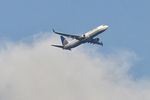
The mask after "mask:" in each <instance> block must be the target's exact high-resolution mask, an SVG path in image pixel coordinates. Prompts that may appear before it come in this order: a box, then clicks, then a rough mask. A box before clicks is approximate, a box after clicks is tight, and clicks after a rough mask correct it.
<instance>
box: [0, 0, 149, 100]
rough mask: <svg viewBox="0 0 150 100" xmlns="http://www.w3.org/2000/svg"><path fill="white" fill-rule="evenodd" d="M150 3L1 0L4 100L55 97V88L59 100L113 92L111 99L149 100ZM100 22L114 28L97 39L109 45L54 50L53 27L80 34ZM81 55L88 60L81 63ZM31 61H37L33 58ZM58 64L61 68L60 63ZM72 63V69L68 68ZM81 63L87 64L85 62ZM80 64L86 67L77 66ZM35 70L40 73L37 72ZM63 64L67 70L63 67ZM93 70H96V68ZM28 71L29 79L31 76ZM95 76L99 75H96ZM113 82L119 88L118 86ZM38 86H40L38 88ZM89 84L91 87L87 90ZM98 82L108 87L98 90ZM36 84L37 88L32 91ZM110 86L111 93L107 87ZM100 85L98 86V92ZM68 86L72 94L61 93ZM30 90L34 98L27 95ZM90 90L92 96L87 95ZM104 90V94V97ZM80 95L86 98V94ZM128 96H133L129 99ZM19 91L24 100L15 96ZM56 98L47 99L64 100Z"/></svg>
mask: <svg viewBox="0 0 150 100" xmlns="http://www.w3.org/2000/svg"><path fill="white" fill-rule="evenodd" d="M149 3H150V1H149V0H142V1H140V0H139V1H137V0H113V1H110V0H61V1H60V0H0V41H1V43H0V44H1V46H0V48H1V49H0V69H1V77H0V80H1V84H0V88H1V91H0V98H2V99H3V100H9V99H10V98H11V97H13V99H14V100H19V99H21V100H22V98H23V97H25V100H26V99H28V100H30V99H32V100H34V99H36V100H37V98H35V95H36V93H35V94H34V92H35V91H36V89H37V90H39V91H44V93H46V94H44V93H42V94H41V95H39V97H41V98H42V97H43V96H44V95H45V96H48V92H50V93H52V94H53V90H54V89H52V91H50V90H49V89H51V88H53V86H54V87H58V88H57V89H56V90H59V91H60V92H59V93H58V94H59V97H61V96H63V98H64V99H67V98H68V99H70V98H74V99H78V98H79V99H87V98H86V95H89V94H91V97H89V98H91V99H93V100H94V99H95V100H97V99H99V98H100V99H101V98H103V99H104V98H105V100H107V99H110V98H109V97H108V98H107V96H105V95H106V93H105V92H108V91H110V90H111V89H113V90H114V91H115V93H116V95H115V93H114V96H112V95H111V92H109V95H110V97H111V96H112V97H113V98H114V100H115V99H116V98H118V100H119V98H121V97H123V95H124V94H126V95H125V96H126V97H129V99H132V100H133V98H134V99H136V100H138V99H137V98H136V96H137V97H138V95H139V100H149V96H148V95H147V94H148V93H149V91H150V90H149V85H148V84H149V82H150V81H149V79H150V68H149V66H150V62H149V59H150V56H149V52H148V51H150V45H149V43H150V39H149V37H150V35H149V33H150V30H149V26H150V20H149V18H150V14H149V13H148V12H149V9H150V6H149ZM101 24H106V25H108V26H109V29H108V30H107V31H106V32H104V33H102V34H101V35H100V36H98V37H100V38H101V39H102V41H103V43H104V47H98V46H92V45H89V44H86V45H82V46H80V47H78V48H75V49H74V50H73V51H71V52H68V51H63V50H61V49H57V48H52V47H50V45H51V44H55V43H56V44H57V43H60V40H59V36H57V35H54V34H53V33H52V28H55V30H57V31H60V32H66V33H70V34H78V35H81V34H83V33H85V32H87V31H89V30H91V29H93V28H95V27H97V26H99V25H101ZM26 42H28V43H27V44H26ZM43 49H47V50H43ZM22 52H24V53H23V54H22ZM34 52H35V53H34ZM55 53H56V55H55ZM38 55H39V56H38ZM59 55H61V56H62V57H59ZM79 55H82V57H83V58H82V57H81V59H80V57H79ZM32 57H33V59H30V58H32ZM69 57H71V58H72V59H73V60H71V59H70V58H69ZM52 58H54V59H52ZM58 58H59V59H58ZM63 59H65V60H63ZM77 59H78V60H77ZM18 60H19V61H20V62H18ZM57 60H58V61H60V62H61V63H62V65H61V63H59V64H57V63H55V62H57ZM74 60H76V61H74ZM40 61H41V63H40ZM68 61H69V62H70V64H69V65H67V63H68ZM80 61H82V62H84V63H85V64H84V63H83V64H81V63H82V62H80ZM90 61H91V62H90ZM38 62H39V63H38ZM51 62H53V63H51ZM72 63H73V64H74V65H72ZM26 64H27V66H25V65H26ZM76 64H81V65H78V66H80V67H81V66H87V68H86V67H81V68H78V67H77V65H76ZM20 66H21V68H20ZM35 66H37V69H36V70H33V69H34V68H35ZM41 66H43V71H41V70H42V68H41ZM53 66H55V67H56V68H53ZM62 66H63V67H64V68H65V69H67V70H65V69H62V68H61V67H62ZM69 66H71V68H69ZM93 66H94V68H93V69H91V68H92V67H93ZM99 66H101V67H100V68H99ZM110 66H111V67H110ZM26 67H27V68H26ZM48 67H50V68H48ZM76 67H77V69H76ZM105 67H106V69H105ZM109 67H110V68H109ZM59 68H60V69H61V70H62V72H61V70H59ZM97 68H99V69H97ZM73 69H75V71H73ZM51 70H52V71H51ZM80 70H81V71H80ZM84 70H85V71H84ZM48 71H50V73H49V72H48ZM95 71H99V72H95ZM34 72H35V74H33V73H34ZM38 72H39V73H38ZM52 72H55V73H52ZM82 72H85V74H83V73H82ZM94 72H95V74H94ZM102 72H103V73H102ZM15 73H16V74H15ZM27 73H29V75H27V76H26V74H27ZM71 73H73V74H71ZM100 73H102V74H100ZM110 73H111V75H109V74H110ZM24 74H25V75H24ZM92 74H94V75H92ZM76 75H77V76H76ZM96 75H98V76H97V77H95V76H96ZM49 76H50V78H49ZM52 76H54V77H52ZM60 76H61V77H60ZM79 76H81V78H79ZM86 76H88V77H89V79H88V78H87V79H86ZM21 77H23V78H24V80H23V79H22V78H21ZM30 77H33V78H35V80H32V79H31V78H30ZM39 77H40V78H39ZM93 77H95V78H94V79H93ZM42 78H44V79H43V83H40V80H42ZM61 78H62V80H59V79H61ZM78 78H79V79H78ZM105 78H106V79H105ZM84 79H85V80H84ZM123 79H125V80H123ZM93 80H94V81H93ZM135 80H137V83H136V82H135ZM52 81H53V82H52ZM79 81H80V82H79ZM91 81H93V82H91ZM101 81H104V82H103V83H101ZM23 82H25V83H26V84H27V85H24V84H23ZM58 82H60V83H62V82H64V84H63V86H62V85H61V84H57V83H58ZM65 82H66V83H65ZM73 82H75V83H76V84H73ZM109 82H110V84H109ZM114 82H115V83H116V84H117V85H119V86H118V87H117V86H116V85H114ZM35 83H38V84H37V85H36V86H34V84H35ZM48 83H49V84H50V86H48ZM85 83H89V84H88V85H86V86H85V87H84V84H85ZM55 84H56V85H55ZM66 84H67V85H66ZM98 84H101V85H102V86H104V88H101V87H99V85H98ZM68 85H69V87H67V86H68ZM94 85H95V86H94ZM134 85H135V86H134ZM32 86H34V87H33V88H31V87H32ZM46 86H47V87H48V89H46ZM73 86H75V87H77V89H76V88H73ZM107 86H108V87H110V89H109V88H105V87H107ZM146 86H147V87H146ZM59 87H60V88H59ZM97 87H99V88H98V89H95V88H97ZM115 87H116V88H115ZM66 88H67V91H65V92H64V94H63V95H61V93H62V91H64V90H66ZM146 88H147V89H146ZM23 89H25V91H23ZM30 89H31V95H32V96H31V95H30V93H28V91H29V90H30ZM86 89H88V90H89V91H90V92H85V91H86ZM101 89H102V90H103V91H105V92H104V93H103V92H102V91H101ZM119 90H121V91H122V92H121V93H120V95H121V96H120V97H117V93H119V92H118V91H119ZM78 91H82V92H85V94H83V95H82V96H81V95H80V93H79V94H78ZM135 91H137V92H136V93H135ZM24 92H25V93H24ZM55 92H56V91H54V94H55V95H56V94H57V93H55ZM70 92H71V94H70V97H68V96H67V95H68V93H70ZM92 92H93V93H95V94H97V95H94V94H92ZM99 92H100V93H102V94H103V96H102V97H99V96H98V93H99ZM126 92H129V93H131V94H133V95H131V96H130V94H128V93H126ZM18 93H20V97H17V96H16V94H18ZM24 94H27V95H24ZM37 94H40V92H38V93H37ZM73 94H74V95H73ZM8 95H9V96H8ZM55 95H53V96H54V97H53V96H50V97H49V96H48V97H47V98H46V97H45V98H46V99H54V98H55V100H59V99H60V98H56V97H55ZM7 97H8V98H7ZM52 97H53V98H52ZM94 97H95V98H94ZM29 98H30V99H29Z"/></svg>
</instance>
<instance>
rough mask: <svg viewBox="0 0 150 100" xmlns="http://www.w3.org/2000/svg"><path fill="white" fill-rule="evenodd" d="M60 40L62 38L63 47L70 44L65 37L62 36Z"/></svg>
mask: <svg viewBox="0 0 150 100" xmlns="http://www.w3.org/2000/svg"><path fill="white" fill-rule="evenodd" d="M60 38H61V42H62V45H66V44H68V41H67V40H66V39H65V38H64V37H63V36H60Z"/></svg>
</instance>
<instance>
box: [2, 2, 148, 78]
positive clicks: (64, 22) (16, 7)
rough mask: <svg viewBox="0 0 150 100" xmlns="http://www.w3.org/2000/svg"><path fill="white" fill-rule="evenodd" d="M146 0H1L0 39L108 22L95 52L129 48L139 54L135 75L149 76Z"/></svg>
mask: <svg viewBox="0 0 150 100" xmlns="http://www.w3.org/2000/svg"><path fill="white" fill-rule="evenodd" d="M149 8H150V7H149V0H142V1H137V0H113V1H110V0H88V1H87V0H61V1H60V0H13V1H12V0H1V1H0V15H1V16H0V38H1V41H5V40H11V41H18V40H23V39H24V38H27V37H30V36H33V35H35V34H37V33H40V32H51V30H52V28H55V29H56V30H58V31H61V32H66V33H70V34H79V35H81V34H83V33H84V32H87V31H89V30H91V29H93V28H95V27H97V26H99V25H101V24H106V25H109V30H108V31H107V32H105V33H104V34H102V35H101V36H99V37H102V40H103V42H104V48H101V49H99V50H100V51H99V52H106V53H107V52H111V51H113V50H116V49H129V50H131V51H133V52H135V53H136V54H137V55H138V56H139V61H138V62H137V66H138V67H136V69H134V71H133V73H134V75H135V76H136V77H141V76H144V77H146V76H150V74H149V70H150V68H149V65H150V62H149V59H150V56H149V54H148V51H150V45H149V43H150V40H149V37H150V35H149V33H150V30H149V25H150V21H149V18H150V14H149V13H148V12H149Z"/></svg>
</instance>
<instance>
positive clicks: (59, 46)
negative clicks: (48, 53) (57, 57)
mask: <svg viewBox="0 0 150 100" xmlns="http://www.w3.org/2000/svg"><path fill="white" fill-rule="evenodd" d="M51 46H53V47H58V48H62V49H63V48H64V46H61V45H51Z"/></svg>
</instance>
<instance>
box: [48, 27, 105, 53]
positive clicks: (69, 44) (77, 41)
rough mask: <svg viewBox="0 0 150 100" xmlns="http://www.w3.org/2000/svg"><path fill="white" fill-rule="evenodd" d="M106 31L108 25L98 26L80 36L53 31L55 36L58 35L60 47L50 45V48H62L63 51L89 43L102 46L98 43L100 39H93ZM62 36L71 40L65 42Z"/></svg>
mask: <svg viewBox="0 0 150 100" xmlns="http://www.w3.org/2000/svg"><path fill="white" fill-rule="evenodd" d="M107 29H108V25H100V26H98V27H97V28H95V29H93V30H91V31H89V32H87V33H85V34H83V35H81V36H78V35H70V34H65V33H60V32H56V31H55V30H54V29H53V32H54V33H55V34H58V35H60V38H61V42H62V45H51V46H54V47H58V48H62V49H64V50H71V49H72V48H75V47H77V46H79V45H81V44H83V43H91V44H97V45H101V46H103V43H102V41H101V42H99V41H100V39H99V38H94V37H96V36H97V35H99V34H101V33H102V32H104V31H105V30H107ZM64 36H65V37H69V38H72V39H73V40H72V41H67V39H66V38H65V37H64Z"/></svg>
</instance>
